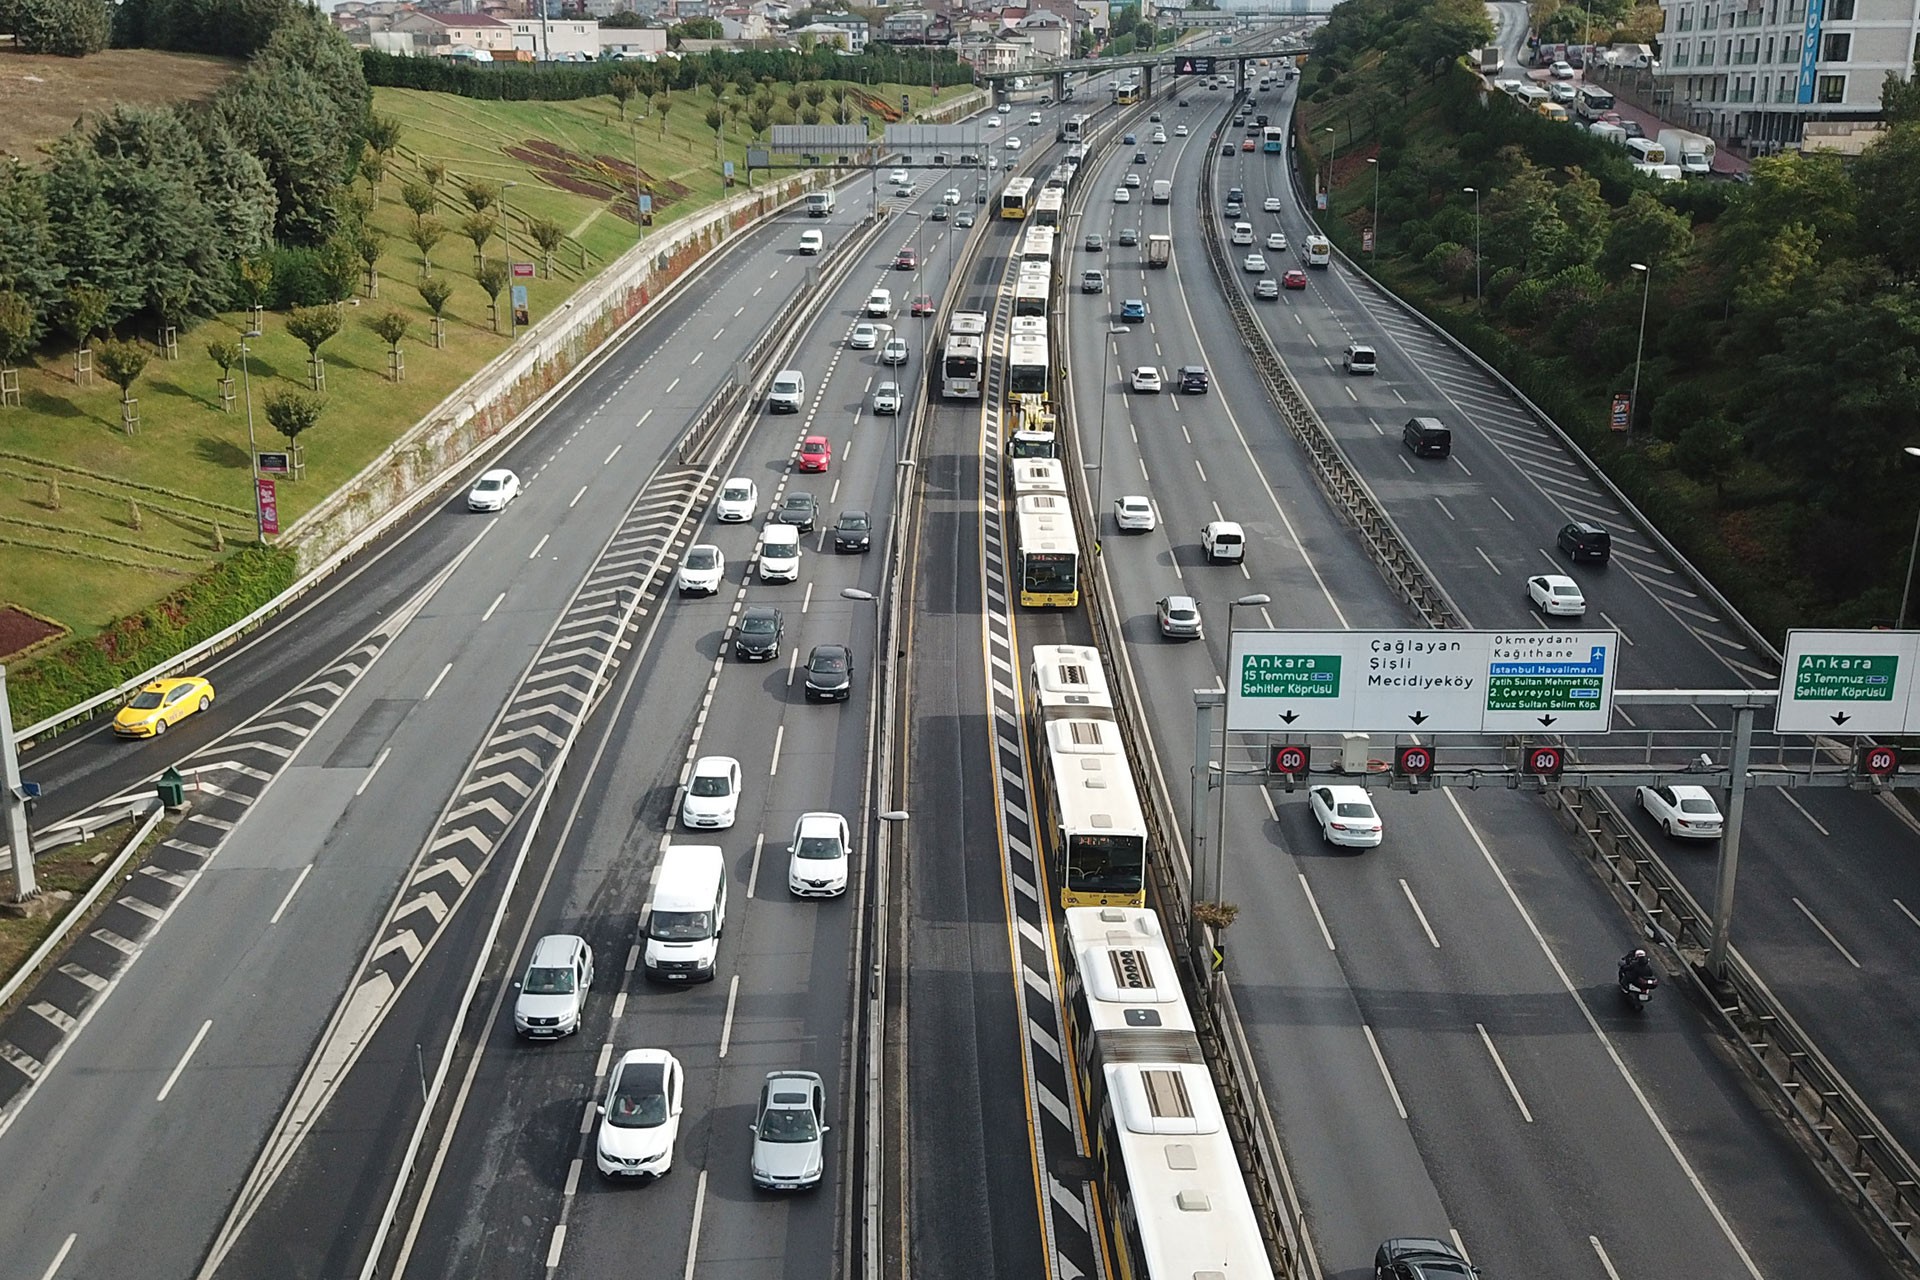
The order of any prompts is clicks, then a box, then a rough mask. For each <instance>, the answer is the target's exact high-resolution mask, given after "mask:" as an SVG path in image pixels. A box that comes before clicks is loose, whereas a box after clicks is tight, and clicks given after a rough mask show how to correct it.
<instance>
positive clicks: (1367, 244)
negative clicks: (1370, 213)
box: [1360, 227, 1373, 253]
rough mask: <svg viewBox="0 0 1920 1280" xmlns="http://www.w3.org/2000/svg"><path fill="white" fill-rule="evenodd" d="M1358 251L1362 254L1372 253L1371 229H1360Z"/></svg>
mask: <svg viewBox="0 0 1920 1280" xmlns="http://www.w3.org/2000/svg"><path fill="white" fill-rule="evenodd" d="M1360 250H1361V252H1362V253H1372V252H1373V228H1372V227H1362V228H1360Z"/></svg>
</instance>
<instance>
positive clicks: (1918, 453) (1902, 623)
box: [1893, 445, 1920, 631]
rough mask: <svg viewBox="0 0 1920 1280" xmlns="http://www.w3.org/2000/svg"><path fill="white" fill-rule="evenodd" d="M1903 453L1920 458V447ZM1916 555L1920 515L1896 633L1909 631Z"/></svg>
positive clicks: (1916, 519)
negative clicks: (1908, 607) (1908, 616)
mask: <svg viewBox="0 0 1920 1280" xmlns="http://www.w3.org/2000/svg"><path fill="white" fill-rule="evenodd" d="M1901 452H1902V453H1904V454H1906V455H1907V456H1908V457H1910V458H1920V447H1916V446H1914V445H1908V446H1907V447H1906V448H1904V449H1902V450H1901ZM1916 555H1920V515H1916V516H1915V517H1914V520H1913V548H1912V550H1910V551H1908V552H1907V585H1906V588H1905V589H1904V590H1903V591H1901V592H1900V617H1899V619H1898V620H1897V621H1895V623H1894V624H1893V629H1894V630H1895V631H1905V630H1906V629H1907V601H1908V600H1909V599H1910V598H1911V597H1912V595H1913V560H1914V557H1915V556H1916Z"/></svg>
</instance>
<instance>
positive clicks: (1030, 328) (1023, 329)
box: [1007, 316, 1047, 347]
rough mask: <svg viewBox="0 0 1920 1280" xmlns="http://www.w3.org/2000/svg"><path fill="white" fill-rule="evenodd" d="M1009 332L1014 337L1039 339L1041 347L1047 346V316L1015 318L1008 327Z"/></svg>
mask: <svg viewBox="0 0 1920 1280" xmlns="http://www.w3.org/2000/svg"><path fill="white" fill-rule="evenodd" d="M1007 332H1008V333H1010V334H1012V335H1013V336H1014V337H1016V338H1019V337H1030V338H1037V339H1039V342H1040V345H1041V346H1043V347H1044V346H1046V345H1047V318H1046V317H1045V316H1015V317H1014V318H1013V319H1012V320H1011V321H1010V322H1009V323H1008V325H1007Z"/></svg>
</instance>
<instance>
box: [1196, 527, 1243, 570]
mask: <svg viewBox="0 0 1920 1280" xmlns="http://www.w3.org/2000/svg"><path fill="white" fill-rule="evenodd" d="M1200 545H1201V547H1202V548H1204V549H1205V551H1206V553H1207V563H1208V564H1221V563H1236V564H1237V563H1238V562H1240V561H1242V560H1245V559H1246V558H1247V535H1246V533H1245V532H1244V531H1243V530H1242V529H1241V528H1240V526H1239V525H1237V524H1235V523H1234V522H1233V521H1231V520H1215V521H1214V522H1213V523H1212V524H1210V525H1208V526H1207V527H1206V528H1204V529H1202V530H1201V531H1200Z"/></svg>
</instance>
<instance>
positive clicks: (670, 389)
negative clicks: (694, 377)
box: [660, 378, 680, 396]
mask: <svg viewBox="0 0 1920 1280" xmlns="http://www.w3.org/2000/svg"><path fill="white" fill-rule="evenodd" d="M679 385H680V379H678V378H675V379H674V380H673V381H672V382H669V383H668V384H667V385H666V389H665V390H663V391H661V393H660V394H661V395H663V396H664V395H671V394H673V389H674V388H675V387H677V386H679Z"/></svg>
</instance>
